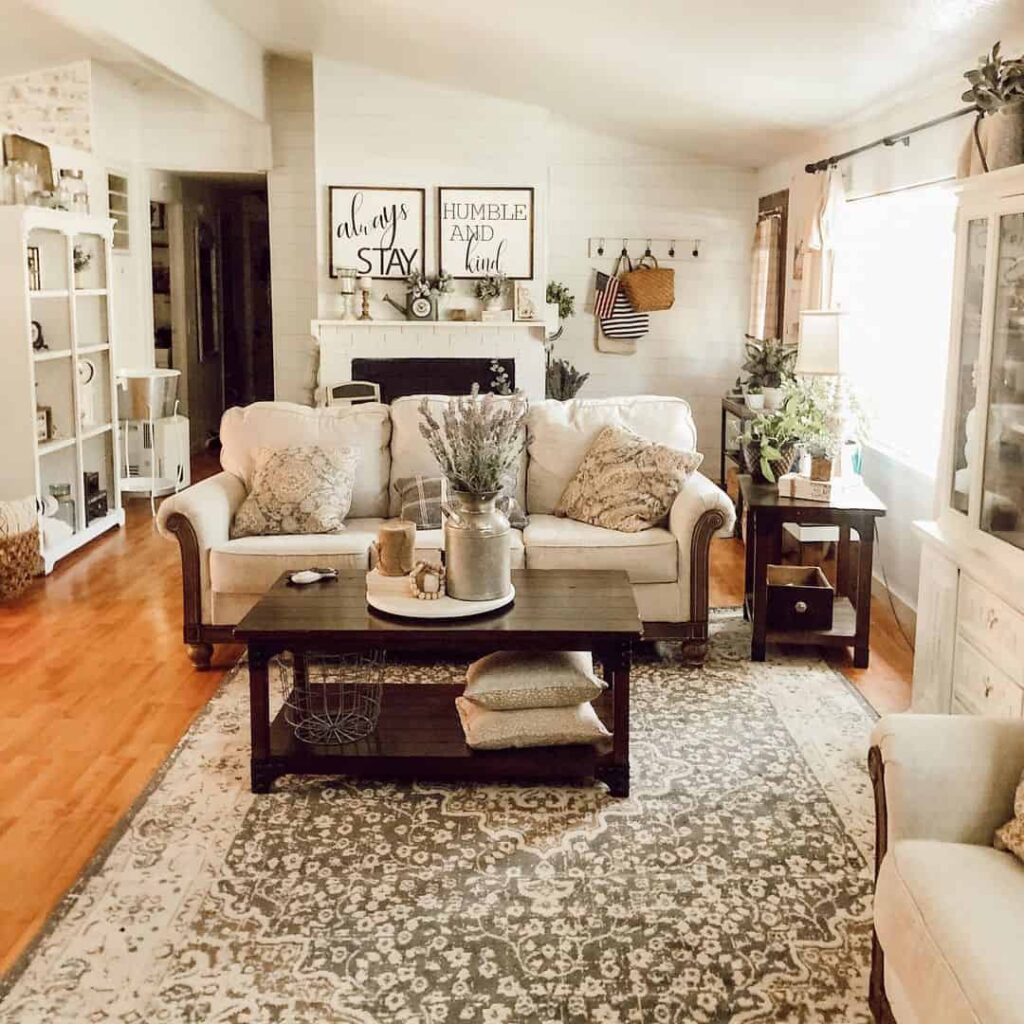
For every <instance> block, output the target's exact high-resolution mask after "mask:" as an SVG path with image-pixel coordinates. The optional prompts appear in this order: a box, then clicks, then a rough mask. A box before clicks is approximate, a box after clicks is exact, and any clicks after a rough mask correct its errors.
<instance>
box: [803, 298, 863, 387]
mask: <svg viewBox="0 0 1024 1024" xmlns="http://www.w3.org/2000/svg"><path fill="white" fill-rule="evenodd" d="M846 317H847V314H846V313H844V312H842V311H841V310H838V309H809V310H804V311H803V312H802V313H801V314H800V348H799V351H798V352H797V356H796V366H795V367H793V372H794V373H798V374H807V375H814V376H831V377H836V376H838V375H839V374H841V373H843V372H845V371H846V369H847V365H846V364H847V362H848V358H849V357H848V354H847V353H846V351H845V348H846V333H847V332H846Z"/></svg>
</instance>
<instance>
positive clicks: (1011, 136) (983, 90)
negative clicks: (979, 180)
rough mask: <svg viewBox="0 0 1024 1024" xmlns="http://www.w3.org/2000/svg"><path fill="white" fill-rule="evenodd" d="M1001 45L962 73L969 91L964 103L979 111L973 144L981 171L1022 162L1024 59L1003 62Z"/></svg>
mask: <svg viewBox="0 0 1024 1024" xmlns="http://www.w3.org/2000/svg"><path fill="white" fill-rule="evenodd" d="M999 50H1000V44H999V43H996V44H995V46H993V47H992V52H991V53H988V54H983V55H982V56H981V57H979V58H978V66H977V67H976V68H972V69H971V70H970V71H965V72H964V78H966V79H967V81H968V82H969V83H970V85H971V87H970V88H969V89H968V90H967V91H966V92H965V93H964V94H963V99H964V102H966V103H973V104H974V105H975V106H976V107H977V108H978V117H977V120H976V121H975V123H974V130H973V132H972V143H973V146H974V147H975V152H976V155H977V157H978V158H979V160H980V161H981V167H982V170H984V171H996V170H999V169H1000V168H1003V167H1012V166H1013V165H1014V164H1019V163H1020V162H1021V161H1022V160H1024V57H1008V58H1004V57H1003V56H1002V55H1001V54H1000V52H999Z"/></svg>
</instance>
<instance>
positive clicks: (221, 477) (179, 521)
mask: <svg viewBox="0 0 1024 1024" xmlns="http://www.w3.org/2000/svg"><path fill="white" fill-rule="evenodd" d="M244 498H245V485H244V484H243V483H242V481H241V480H239V479H238V477H236V476H235V475H234V474H232V473H218V474H217V475H216V476H211V477H209V478H208V479H206V480H202V481H201V482H200V483H198V484H194V485H193V486H192V487H187V488H186V489H185V490H183V491H181V492H180V493H179V494H174V495H172V496H171V497H169V498H165V499H164V501H163V502H162V503H161V505H160V511H159V513H158V514H157V520H156V522H157V528H158V529H159V531H160V533H161V534H162V535H163V536H165V537H173V538H175V539H177V541H178V544H179V546H180V548H181V577H182V591H183V597H184V615H185V642H186V643H190V644H194V643H198V642H199V641H200V639H201V637H200V632H201V626H202V624H203V623H206V622H209V621H210V617H211V616H210V548H212V547H213V546H214V545H216V544H223V543H224V541H226V540H227V539H228V536H229V533H230V529H231V520H232V519H233V518H234V515H235V512H236V511H237V509H238V506H239V505H241V504H242V501H243V499H244Z"/></svg>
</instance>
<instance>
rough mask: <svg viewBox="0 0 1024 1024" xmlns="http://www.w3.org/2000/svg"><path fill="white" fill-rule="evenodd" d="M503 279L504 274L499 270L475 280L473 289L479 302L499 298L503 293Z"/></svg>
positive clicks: (504, 279)
mask: <svg viewBox="0 0 1024 1024" xmlns="http://www.w3.org/2000/svg"><path fill="white" fill-rule="evenodd" d="M505 281H506V278H505V275H504V274H503V273H501V272H500V271H499V272H498V273H497V274H488V275H487V276H486V277H481V278H479V279H478V280H477V282H476V284H475V285H474V288H473V290H474V292H475V293H476V297H477V298H478V299H480V301H481V302H490V301H491V299H499V298H501V296H502V295H503V294H504V292H505Z"/></svg>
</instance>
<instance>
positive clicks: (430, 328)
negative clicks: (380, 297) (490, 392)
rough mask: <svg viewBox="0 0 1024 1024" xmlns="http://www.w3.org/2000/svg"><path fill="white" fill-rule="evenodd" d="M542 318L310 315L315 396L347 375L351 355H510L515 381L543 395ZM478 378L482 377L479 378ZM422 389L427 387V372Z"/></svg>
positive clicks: (532, 393)
mask: <svg viewBox="0 0 1024 1024" xmlns="http://www.w3.org/2000/svg"><path fill="white" fill-rule="evenodd" d="M544 331H545V328H544V324H543V323H523V322H519V323H500V324H485V323H480V322H478V321H472V322H458V321H443V322H435V321H424V322H423V323H416V322H414V321H398V322H387V321H369V322H366V321H358V320H357V321H353V320H314V321H313V322H312V334H313V338H314V340H315V341H316V343H317V347H318V349H319V353H320V362H319V366H318V368H317V379H316V383H317V388H316V402H317V404H321V403H322V402H323V389H324V387H325V386H326V385H328V384H337V383H341V382H343V381H347V380H352V376H353V375H352V360H353V359H360V358H366V359H388V358H392V359H408V358H413V359H512V360H514V361H515V380H516V386H517V387H518V388H519V390H521V391H522V392H524V393H525V395H526V397H527V398H529V399H531V400H540V399H542V398H543V397H544ZM481 383H483V382H481ZM421 390H422V392H423V393H424V394H429V393H430V391H431V386H430V379H429V375H427V377H426V379H424V381H423V386H422V389H421Z"/></svg>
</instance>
